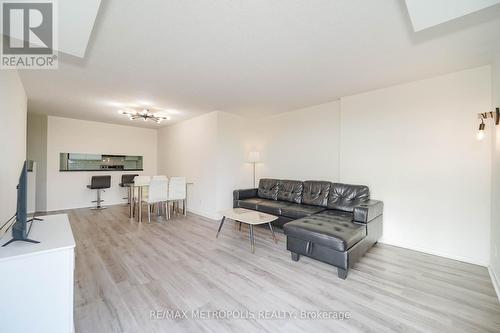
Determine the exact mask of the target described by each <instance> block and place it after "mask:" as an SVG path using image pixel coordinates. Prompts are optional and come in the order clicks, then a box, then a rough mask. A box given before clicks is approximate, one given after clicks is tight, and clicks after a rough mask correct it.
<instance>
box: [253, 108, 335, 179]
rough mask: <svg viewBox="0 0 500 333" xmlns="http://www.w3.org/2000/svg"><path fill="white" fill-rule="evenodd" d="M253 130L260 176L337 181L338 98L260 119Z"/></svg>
mask: <svg viewBox="0 0 500 333" xmlns="http://www.w3.org/2000/svg"><path fill="white" fill-rule="evenodd" d="M256 131H257V133H256V148H257V150H259V151H261V157H262V163H260V164H259V165H258V166H257V174H258V177H259V178H263V177H271V178H279V179H296V180H330V181H338V179H339V139H340V102H339V101H334V102H330V103H326V104H321V105H316V106H312V107H308V108H303V109H299V110H295V111H291V112H286V113H281V114H278V115H275V116H271V117H266V118H263V119H260V120H258V121H257V125H256Z"/></svg>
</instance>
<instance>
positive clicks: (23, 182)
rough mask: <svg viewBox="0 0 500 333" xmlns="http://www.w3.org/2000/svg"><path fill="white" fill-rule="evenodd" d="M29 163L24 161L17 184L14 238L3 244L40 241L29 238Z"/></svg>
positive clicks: (13, 226) (13, 227)
mask: <svg viewBox="0 0 500 333" xmlns="http://www.w3.org/2000/svg"><path fill="white" fill-rule="evenodd" d="M27 210H28V163H27V161H25V162H24V164H23V168H22V170H21V175H20V176H19V183H18V184H17V210H16V222H14V225H12V239H11V240H10V241H8V242H7V243H5V244H4V245H2V246H7V245H9V244H10V243H12V242H15V241H24V242H30V243H39V242H37V241H34V240H32V239H29V238H28V212H27Z"/></svg>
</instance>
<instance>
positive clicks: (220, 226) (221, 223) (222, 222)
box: [215, 216, 226, 238]
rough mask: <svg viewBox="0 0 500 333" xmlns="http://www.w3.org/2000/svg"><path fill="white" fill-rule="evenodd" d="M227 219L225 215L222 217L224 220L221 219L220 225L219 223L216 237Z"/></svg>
mask: <svg viewBox="0 0 500 333" xmlns="http://www.w3.org/2000/svg"><path fill="white" fill-rule="evenodd" d="M225 219H226V217H225V216H223V217H222V220H220V225H219V230H217V235H215V238H218V237H219V233H220V229H222V225H223V224H224V220H225Z"/></svg>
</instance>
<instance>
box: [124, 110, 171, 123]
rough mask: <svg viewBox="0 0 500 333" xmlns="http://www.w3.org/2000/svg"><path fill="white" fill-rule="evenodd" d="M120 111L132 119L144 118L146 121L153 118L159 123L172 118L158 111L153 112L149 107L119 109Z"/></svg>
mask: <svg viewBox="0 0 500 333" xmlns="http://www.w3.org/2000/svg"><path fill="white" fill-rule="evenodd" d="M118 113H119V114H122V115H124V116H127V117H128V118H129V119H130V120H136V119H142V120H144V121H148V120H151V121H154V122H155V123H157V124H159V123H161V122H162V121H163V120H170V117H169V116H163V115H160V114H158V113H151V112H149V109H143V110H142V111H136V110H132V111H124V110H119V111H118Z"/></svg>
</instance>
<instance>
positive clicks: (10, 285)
mask: <svg viewBox="0 0 500 333" xmlns="http://www.w3.org/2000/svg"><path fill="white" fill-rule="evenodd" d="M42 218H43V219H44V221H36V222H35V224H34V225H33V227H32V229H31V232H30V235H29V238H31V239H34V240H37V241H40V243H39V244H32V243H26V242H14V243H11V244H10V245H8V246H6V247H0V280H1V283H0V299H1V301H0V314H1V320H0V332H9V333H17V332H19V333H21V332H22V333H25V332H40V333H69V332H73V331H74V326H73V283H74V282H73V279H74V278H73V274H74V268H75V254H74V248H75V240H74V239H73V234H72V232H71V226H70V224H69V221H68V216H67V215H66V214H60V215H51V216H43V217H42ZM9 239H10V232H8V233H7V234H5V235H3V237H2V238H1V239H0V244H2V245H3V244H5V243H6V242H7V241H8V240H9Z"/></svg>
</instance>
